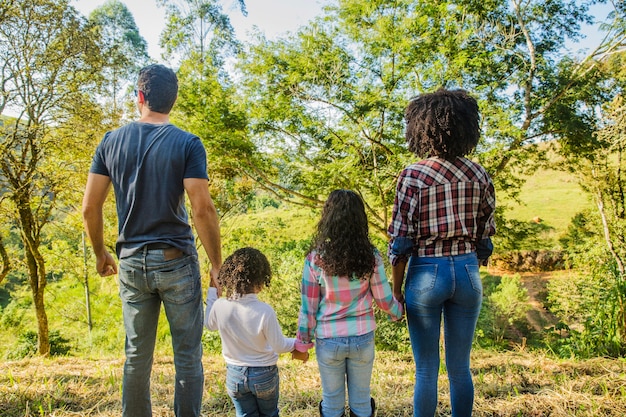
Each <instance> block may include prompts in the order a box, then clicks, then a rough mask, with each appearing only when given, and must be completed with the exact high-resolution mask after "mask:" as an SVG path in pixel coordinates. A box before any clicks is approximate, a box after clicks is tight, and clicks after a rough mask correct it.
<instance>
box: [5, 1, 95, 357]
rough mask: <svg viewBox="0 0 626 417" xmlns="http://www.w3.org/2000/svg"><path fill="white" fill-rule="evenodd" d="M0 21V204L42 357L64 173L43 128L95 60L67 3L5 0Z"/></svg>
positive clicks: (86, 85) (79, 96) (76, 94)
mask: <svg viewBox="0 0 626 417" xmlns="http://www.w3.org/2000/svg"><path fill="white" fill-rule="evenodd" d="M7 6H9V9H8V10H7V11H6V15H5V17H6V18H5V19H3V20H2V21H1V22H0V39H1V40H2V42H0V45H2V46H1V47H0V59H1V60H2V62H3V63H4V64H3V71H2V74H1V75H0V76H1V77H2V79H1V83H2V85H3V95H2V97H3V100H5V101H3V102H2V108H1V109H2V110H3V111H4V110H5V109H6V108H7V107H5V106H8V108H13V109H15V110H16V111H17V116H16V117H15V118H14V119H12V120H11V121H10V123H4V124H3V126H2V127H1V129H0V153H1V154H2V158H1V159H0V188H1V189H2V191H3V197H2V200H1V203H2V205H1V206H0V209H2V210H3V211H4V212H5V213H7V215H8V216H9V218H10V219H11V220H10V221H11V223H12V224H14V225H16V226H17V228H18V229H19V232H20V238H21V240H22V244H23V245H22V248H23V250H24V263H25V265H26V267H27V269H28V274H29V275H28V276H29V284H30V287H31V292H32V296H33V300H34V307H35V312H36V313H37V327H38V336H39V337H38V343H39V352H40V353H41V354H47V353H48V352H49V349H50V345H49V340H48V318H47V315H46V312H45V304H44V290H45V287H46V280H47V276H46V271H45V259H44V258H43V256H42V254H41V252H40V246H41V244H42V238H43V236H42V232H43V229H44V227H45V226H46V225H47V224H49V223H50V222H51V221H52V220H53V210H54V209H55V207H56V206H57V204H58V202H59V201H60V199H61V198H62V196H63V191H64V187H63V186H64V185H65V184H67V181H68V180H67V177H68V176H70V173H69V172H68V171H65V170H58V167H59V166H63V161H59V160H56V159H54V157H53V154H54V151H55V150H56V149H57V148H56V142H55V141H54V135H53V134H51V130H50V127H51V125H52V124H53V123H54V125H56V126H61V125H63V124H64V122H65V121H66V120H68V119H69V118H70V117H71V115H72V114H74V112H75V111H76V110H77V109H76V108H75V107H74V106H75V105H76V104H77V103H81V102H83V100H84V97H85V95H86V92H88V91H89V89H90V87H91V88H93V87H94V85H95V84H94V80H96V77H95V75H97V74H98V71H99V70H100V68H101V66H100V64H101V62H100V61H99V55H98V54H97V53H96V51H97V44H96V42H95V39H94V37H93V36H92V33H91V32H90V31H89V30H88V28H87V27H86V25H85V22H84V21H83V20H81V19H80V18H79V16H78V15H77V12H76V10H75V9H74V8H73V7H71V6H69V4H68V2H67V1H54V2H53V1H49V0H27V1H22V2H19V3H18V2H16V3H11V4H8V5H7Z"/></svg>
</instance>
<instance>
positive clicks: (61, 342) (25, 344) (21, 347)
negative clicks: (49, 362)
mask: <svg viewBox="0 0 626 417" xmlns="http://www.w3.org/2000/svg"><path fill="white" fill-rule="evenodd" d="M49 338H50V356H64V355H67V354H68V353H69V352H70V345H69V342H70V341H69V340H68V339H66V338H64V337H63V336H61V334H60V333H59V331H58V330H53V331H51V332H50V334H49ZM37 340H38V336H37V332H35V331H33V330H27V331H25V332H23V333H21V334H20V335H19V337H18V345H17V348H16V349H15V351H14V352H12V353H10V354H9V358H10V359H22V358H25V357H27V356H33V355H35V354H36V353H37Z"/></svg>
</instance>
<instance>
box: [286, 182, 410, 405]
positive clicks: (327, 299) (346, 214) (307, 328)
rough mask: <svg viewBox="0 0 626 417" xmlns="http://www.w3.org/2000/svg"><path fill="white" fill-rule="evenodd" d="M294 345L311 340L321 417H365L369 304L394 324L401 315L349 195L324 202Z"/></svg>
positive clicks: (361, 211)
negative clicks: (347, 407)
mask: <svg viewBox="0 0 626 417" xmlns="http://www.w3.org/2000/svg"><path fill="white" fill-rule="evenodd" d="M301 290H302V306H301V308H300V317H299V323H298V334H297V338H298V340H300V341H302V342H303V343H309V342H311V340H313V339H315V352H316V357H317V363H318V366H319V371H320V379H321V381H322V401H321V402H320V404H319V411H320V416H322V417H340V416H343V415H344V410H345V396H346V384H347V388H348V397H349V398H348V402H349V405H350V416H351V417H370V416H373V415H374V411H375V409H376V405H375V402H374V399H373V398H371V396H370V381H371V378H372V368H373V366H374V329H375V328H376V322H375V319H374V303H376V304H377V305H378V307H379V308H380V309H381V310H383V311H384V312H386V313H387V314H389V315H390V316H391V318H392V319H393V320H399V319H401V318H402V315H403V308H402V304H400V303H399V302H398V301H397V300H396V299H395V298H394V297H393V294H392V292H391V286H390V285H389V281H388V280H387V276H386V274H385V267H384V265H383V259H382V256H381V254H380V253H379V252H378V250H376V249H375V248H374V245H372V243H371V241H370V239H369V232H368V223H367V215H366V214H365V205H364V204H363V200H361V197H359V195H358V194H356V193H355V192H354V191H350V190H335V191H333V192H332V193H330V195H329V196H328V200H327V201H326V204H325V205H324V209H323V211H322V217H321V219H320V221H319V223H318V225H317V234H316V236H315V238H314V240H313V243H312V246H311V251H310V252H309V254H308V256H307V257H306V260H305V263H304V271H303V273H302V287H301Z"/></svg>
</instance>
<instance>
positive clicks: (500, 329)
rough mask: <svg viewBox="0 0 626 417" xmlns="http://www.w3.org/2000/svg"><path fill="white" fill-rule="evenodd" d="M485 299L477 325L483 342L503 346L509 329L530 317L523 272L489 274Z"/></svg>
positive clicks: (484, 291)
mask: <svg viewBox="0 0 626 417" xmlns="http://www.w3.org/2000/svg"><path fill="white" fill-rule="evenodd" d="M483 293H484V299H483V306H482V308H481V312H480V316H479V319H478V325H477V337H478V340H479V343H481V344H487V345H490V344H493V345H494V346H503V344H504V341H505V335H506V332H507V331H508V330H509V329H511V328H512V326H514V325H516V326H517V328H521V327H523V326H520V324H521V323H523V322H524V320H525V319H526V312H527V311H528V310H529V305H528V300H529V297H528V291H527V290H526V289H525V288H524V287H523V285H522V283H521V277H520V276H519V275H517V274H516V275H504V276H502V277H489V279H488V280H486V281H485V285H484V288H483Z"/></svg>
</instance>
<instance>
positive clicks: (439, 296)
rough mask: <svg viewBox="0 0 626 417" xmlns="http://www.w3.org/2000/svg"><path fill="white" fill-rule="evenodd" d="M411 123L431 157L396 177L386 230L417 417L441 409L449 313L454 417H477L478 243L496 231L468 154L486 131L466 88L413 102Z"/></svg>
mask: <svg viewBox="0 0 626 417" xmlns="http://www.w3.org/2000/svg"><path fill="white" fill-rule="evenodd" d="M405 121H406V140H407V143H408V147H409V150H411V151H412V152H413V153H415V155H416V156H418V157H420V158H425V159H423V160H421V161H419V162H416V163H414V164H411V165H409V166H408V167H406V168H405V169H404V170H403V171H402V173H401V174H400V177H399V179H398V184H397V190H396V197H395V201H394V208H393V218H392V222H391V224H390V225H389V229H388V232H389V235H390V237H391V240H390V242H389V260H390V263H391V265H392V280H393V291H394V295H395V297H396V298H397V299H398V300H401V301H402V300H404V301H405V303H406V316H407V323H408V328H409V336H410V338H411V347H412V349H413V357H414V360H415V364H416V370H415V388H414V393H413V403H414V411H413V415H414V417H432V416H434V415H435V409H436V407H437V379H438V371H439V340H440V334H439V333H440V327H441V318H442V315H443V320H444V339H445V360H446V368H447V370H448V378H449V381H450V401H451V405H452V416H453V417H465V416H471V415H472V407H473V402H474V386H473V383H472V377H471V373H470V349H471V346H472V341H473V338H474V331H475V328H476V322H477V320H478V314H479V312H480V306H481V300H482V283H481V280H480V274H479V261H478V258H477V256H476V246H477V243H478V242H479V241H481V240H482V239H487V238H488V237H489V236H491V235H493V234H494V233H495V223H494V219H493V213H494V210H495V193H494V187H493V183H492V182H491V179H490V177H489V175H488V174H487V172H486V171H485V169H484V168H483V167H482V166H480V165H479V164H477V163H475V162H472V161H470V160H469V159H467V158H466V156H467V155H468V154H470V153H471V152H472V151H473V150H474V149H475V148H476V145H477V143H478V139H479V137H480V127H479V121H480V115H479V112H478V104H477V103H476V100H475V99H474V98H472V97H471V96H469V95H468V94H467V92H465V91H463V90H453V91H451V90H444V89H440V90H438V91H436V92H434V93H430V94H424V95H421V96H418V97H416V98H415V99H413V100H411V102H410V103H409V105H408V107H407V109H406V111H405ZM407 263H408V270H407V268H406V266H407ZM405 270H406V283H405V288H404V294H403V293H402V284H403V282H404V280H405Z"/></svg>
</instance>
